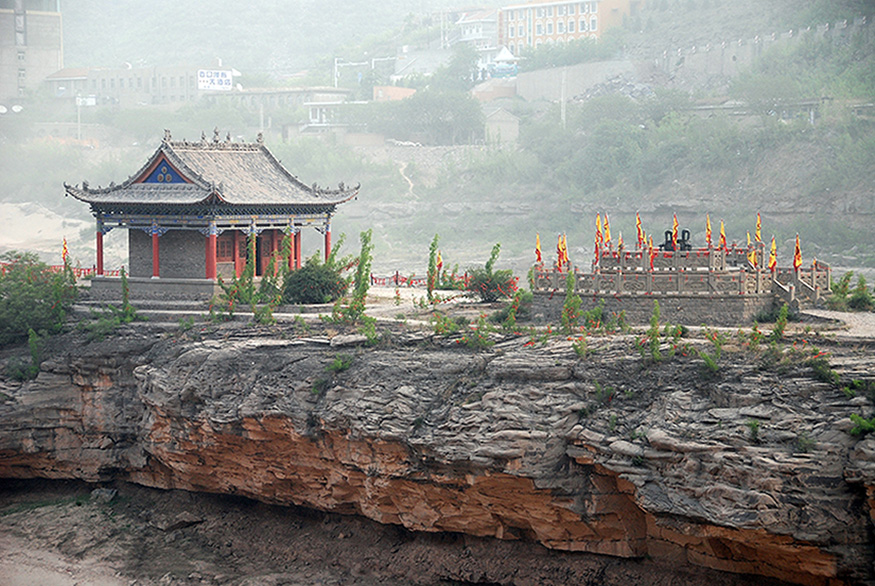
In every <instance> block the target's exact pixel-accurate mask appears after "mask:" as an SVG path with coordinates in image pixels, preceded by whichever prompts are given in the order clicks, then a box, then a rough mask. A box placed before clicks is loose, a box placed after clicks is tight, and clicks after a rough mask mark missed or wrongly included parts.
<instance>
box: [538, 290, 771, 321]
mask: <svg viewBox="0 0 875 586" xmlns="http://www.w3.org/2000/svg"><path fill="white" fill-rule="evenodd" d="M581 299H582V300H583V303H582V304H581V310H583V311H588V310H590V309H593V308H595V307H598V305H599V304H600V303H604V309H605V311H606V312H607V313H608V314H617V315H619V313H620V312H621V311H623V312H625V319H626V323H628V324H630V325H642V324H647V323H649V322H650V316H651V315H652V314H653V302H654V301H658V302H659V312H660V321H662V322H663V323H668V322H670V323H673V324H684V325H688V326H698V325H702V324H707V325H709V326H720V327H734V326H742V325H748V324H750V323H751V322H752V321H753V320H754V317H755V316H756V315H757V314H758V313H760V312H767V311H770V310H771V309H772V306H773V304H774V303H775V296H774V295H773V294H772V293H764V294H753V295H751V294H747V295H737V296H726V295H714V296H702V295H697V294H682V293H678V294H666V293H662V294H653V295H643V296H642V295H635V294H590V295H586V294H584V295H581ZM564 303H565V292H564V291H553V292H550V291H535V292H534V301H533V303H532V314H533V316H534V318H535V321H537V322H540V323H553V324H557V323H560V321H561V316H562V305H563V304H564Z"/></svg>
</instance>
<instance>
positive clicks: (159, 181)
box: [64, 131, 359, 207]
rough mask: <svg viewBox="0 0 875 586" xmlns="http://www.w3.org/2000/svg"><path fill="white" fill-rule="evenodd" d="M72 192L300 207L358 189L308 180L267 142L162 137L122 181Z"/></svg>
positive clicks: (129, 200) (87, 198)
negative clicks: (294, 171) (328, 186)
mask: <svg viewBox="0 0 875 586" xmlns="http://www.w3.org/2000/svg"><path fill="white" fill-rule="evenodd" d="M64 187H65V189H66V192H67V194H68V195H72V196H73V197H75V198H76V199H78V200H81V201H84V202H87V203H90V204H92V207H101V206H102V205H118V204H122V205H124V204H139V205H142V204H147V205H148V204H155V205H203V204H209V205H219V206H221V205H223V204H225V205H229V206H249V207H251V206H301V205H305V206H306V205H315V206H325V205H329V206H331V205H337V204H339V203H342V202H345V201H348V200H350V199H352V198H353V197H355V196H356V194H357V193H358V189H359V187H358V186H355V187H351V188H350V187H345V186H344V185H343V183H340V184H339V185H338V187H337V188H336V189H326V188H320V187H319V186H317V185H316V184H315V183H314V184H313V185H310V186H308V185H305V184H304V183H303V182H302V181H300V180H299V179H298V178H297V177H296V176H295V175H293V174H292V173H290V172H289V171H288V170H287V169H286V168H285V167H283V166H282V164H280V162H279V161H278V160H277V159H276V158H275V157H274V156H273V154H271V152H270V151H269V150H268V149H267V147H265V146H264V144H263V142H262V141H261V137H260V135H259V140H258V141H257V142H256V143H235V142H231V140H230V137H228V138H226V140H225V141H224V142H221V141H219V138H218V131H216V132H215V135H214V137H213V140H212V141H207V140H206V137H205V136H203V135H202V136H201V140H200V141H199V142H185V141H183V142H172V141H171V140H170V133H169V132H166V134H165V138H164V141H163V142H162V143H161V146H160V147H159V148H158V150H156V151H155V153H154V154H153V155H152V156H151V157H150V158H149V160H148V162H147V163H146V164H145V165H144V166H143V167H142V168H141V169H140V170H139V171H137V172H136V173H135V174H134V175H132V176H131V177H130V178H128V179H127V180H126V181H124V182H123V183H122V184H120V185H113V184H110V186H109V187H105V188H97V189H92V188H89V187H88V184H87V183H83V185H82V187H81V188H80V187H79V186H72V185H67V184H66V183H65V184H64Z"/></svg>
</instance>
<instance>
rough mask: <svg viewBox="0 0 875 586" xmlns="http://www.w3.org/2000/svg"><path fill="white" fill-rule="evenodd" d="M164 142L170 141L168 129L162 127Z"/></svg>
mask: <svg viewBox="0 0 875 586" xmlns="http://www.w3.org/2000/svg"><path fill="white" fill-rule="evenodd" d="M164 142H170V129H168V128H165V129H164Z"/></svg>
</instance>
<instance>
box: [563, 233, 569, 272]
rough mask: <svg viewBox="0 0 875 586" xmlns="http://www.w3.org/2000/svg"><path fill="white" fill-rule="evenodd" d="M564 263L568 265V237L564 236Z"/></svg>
mask: <svg viewBox="0 0 875 586" xmlns="http://www.w3.org/2000/svg"><path fill="white" fill-rule="evenodd" d="M562 262H563V263H565V265H568V236H566V235H565V234H564V233H563V234H562Z"/></svg>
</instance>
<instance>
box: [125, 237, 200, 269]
mask: <svg viewBox="0 0 875 586" xmlns="http://www.w3.org/2000/svg"><path fill="white" fill-rule="evenodd" d="M128 244H129V247H128V248H129V251H130V252H129V254H130V265H131V276H132V277H151V276H152V237H151V236H150V235H149V234H146V233H145V232H143V231H142V230H129V231H128ZM158 251H159V252H158V255H159V256H158V258H159V263H160V269H161V271H160V272H161V276H162V277H167V278H177V279H183V278H189V279H203V278H204V276H205V273H206V252H205V251H206V237H205V236H204V235H203V234H201V233H200V232H198V231H196V230H168V231H167V232H166V233H165V234H164V235H163V236H161V237H160V238H159V239H158Z"/></svg>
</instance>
